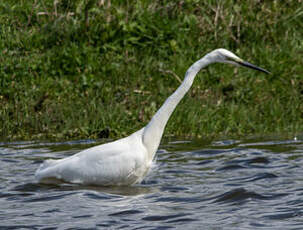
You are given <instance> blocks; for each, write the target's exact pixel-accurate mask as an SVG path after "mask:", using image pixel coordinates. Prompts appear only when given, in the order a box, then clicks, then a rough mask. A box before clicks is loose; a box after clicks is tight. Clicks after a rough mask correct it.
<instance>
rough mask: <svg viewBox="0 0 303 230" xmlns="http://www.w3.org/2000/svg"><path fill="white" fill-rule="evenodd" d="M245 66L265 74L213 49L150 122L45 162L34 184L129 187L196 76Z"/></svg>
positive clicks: (145, 167)
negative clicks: (220, 66)
mask: <svg viewBox="0 0 303 230" xmlns="http://www.w3.org/2000/svg"><path fill="white" fill-rule="evenodd" d="M216 62H220V63H229V64H232V65H236V66H239V65H241V66H246V67H249V68H252V69H256V70H259V71H262V72H265V73H269V72H268V71H267V70H265V69H262V68H260V67H257V66H255V65H252V64H250V63H248V62H245V61H243V60H242V59H240V58H239V57H237V56H236V55H235V54H233V53H232V52H230V51H228V50H226V49H216V50H214V51H212V52H210V53H208V54H206V55H205V56H204V57H203V58H201V59H200V60H198V61H197V62H195V63H194V64H193V65H192V66H190V68H189V69H188V70H187V72H186V74H185V78H184V80H183V82H182V84H181V85H180V86H179V87H178V89H177V90H176V91H175V92H174V93H173V94H172V95H171V96H170V97H168V98H167V100H166V101H165V102H164V104H163V105H162V107H161V108H160V109H159V110H158V111H157V113H156V114H155V115H154V116H153V118H152V119H151V121H150V122H149V123H148V124H147V125H146V126H145V127H143V128H141V129H140V130H138V131H137V132H135V133H133V134H131V135H130V136H128V137H125V138H122V139H120V140H116V141H113V142H110V143H106V144H102V145H99V146H95V147H92V148H88V149H86V150H84V151H81V152H79V153H77V154H75V155H73V156H70V157H67V158H64V159H60V160H51V159H50V160H46V161H45V162H44V163H43V164H42V165H41V166H40V167H39V168H38V170H37V171H36V174H35V176H36V179H37V180H38V182H42V183H50V181H52V180H53V179H55V180H62V181H65V182H69V183H77V184H85V185H102V186H108V185H132V184H135V183H140V182H141V181H142V180H143V178H144V176H145V175H146V174H147V173H148V171H149V169H150V167H151V165H152V162H153V159H154V157H155V154H156V151H157V149H158V146H159V144H160V141H161V138H162V134H163V131H164V128H165V126H166V123H167V121H168V119H169V117H170V116H171V114H172V112H173V111H174V109H175V108H176V106H177V105H178V103H179V102H180V100H181V99H182V98H183V97H184V95H185V94H186V92H187V91H188V90H189V89H190V87H191V85H192V83H193V81H194V79H195V77H196V75H197V73H198V72H199V71H200V70H201V69H202V68H204V67H206V66H207V65H209V64H212V63H216Z"/></svg>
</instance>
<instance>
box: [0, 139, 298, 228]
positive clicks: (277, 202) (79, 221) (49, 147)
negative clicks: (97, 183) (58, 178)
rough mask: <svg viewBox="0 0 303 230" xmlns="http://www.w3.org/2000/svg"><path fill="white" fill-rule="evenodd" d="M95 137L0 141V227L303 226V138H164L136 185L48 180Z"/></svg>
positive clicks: (92, 142)
mask: <svg viewBox="0 0 303 230" xmlns="http://www.w3.org/2000/svg"><path fill="white" fill-rule="evenodd" d="M96 144H100V142H95V141H92V140H84V141H74V142H63V143H48V142H44V143H43V142H40V143H38V142H14V143H0V182H1V183H0V207H1V208H0V229H93V228H98V229H182V230H184V229H303V138H302V137H301V138H300V137H298V138H291V139H281V138H280V139H277V138H266V139H249V140H246V141H243V140H223V141H208V142H207V141H205V142H201V141H182V140H180V139H174V140H166V141H163V143H162V145H161V146H160V148H159V151H158V154H157V162H156V164H155V166H154V168H153V169H152V170H151V172H150V174H149V175H148V177H147V178H146V179H145V180H144V182H143V183H142V184H139V185H136V186H132V187H108V188H107V187H104V188H103V187H87V186H78V185H71V184H63V185H57V186H55V185H53V186H47V185H40V184H37V183H36V182H35V180H34V172H35V170H36V169H37V167H38V166H39V164H40V163H41V162H42V161H43V160H45V159H48V158H63V157H66V156H69V155H71V154H74V153H76V152H78V151H79V150H82V149H85V148H88V147H90V146H93V145H96Z"/></svg>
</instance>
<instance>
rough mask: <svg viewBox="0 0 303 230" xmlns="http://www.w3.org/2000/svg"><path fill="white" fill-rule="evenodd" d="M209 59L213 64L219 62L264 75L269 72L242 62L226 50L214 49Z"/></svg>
mask: <svg viewBox="0 0 303 230" xmlns="http://www.w3.org/2000/svg"><path fill="white" fill-rule="evenodd" d="M210 55H211V59H212V61H213V62H220V63H228V64H232V65H235V66H244V67H248V68H251V69H255V70H258V71H261V72H264V73H268V74H269V73H270V72H269V71H267V70H265V69H263V68H260V67H258V66H256V65H253V64H251V63H249V62H246V61H243V60H242V59H241V58H239V57H238V56H237V55H235V54H233V53H232V52H230V51H228V50H226V49H222V48H221V49H216V50H214V51H213V52H211V53H210Z"/></svg>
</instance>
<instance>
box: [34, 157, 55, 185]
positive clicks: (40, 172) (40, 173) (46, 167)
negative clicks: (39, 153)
mask: <svg viewBox="0 0 303 230" xmlns="http://www.w3.org/2000/svg"><path fill="white" fill-rule="evenodd" d="M57 163H58V160H52V159H49V160H46V161H44V162H43V163H42V164H41V165H40V167H39V168H38V169H37V171H36V173H35V178H36V180H37V181H41V180H42V179H43V178H44V177H45V175H49V173H50V171H51V168H52V167H53V166H55V165H56V164H57Z"/></svg>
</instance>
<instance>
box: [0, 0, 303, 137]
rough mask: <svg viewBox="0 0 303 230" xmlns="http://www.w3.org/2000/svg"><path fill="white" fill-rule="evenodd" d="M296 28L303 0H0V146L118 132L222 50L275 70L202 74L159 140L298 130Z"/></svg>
mask: <svg viewBox="0 0 303 230" xmlns="http://www.w3.org/2000/svg"><path fill="white" fill-rule="evenodd" d="M302 28H303V6H302V2H301V1H300V0H297V1H295V0H294V1H254V0H248V1H231V0H227V1H216V0H209V1H199V0H187V1H175V0H168V1H159V0H156V1H147V0H146V1H144V0H142V1H137V2H133V1H118V0H111V1H109V0H107V1H99V0H98V1H96V0H77V1H76V0H75V1H70V0H58V1H54V0H45V1H36V0H26V1H17V0H6V1H1V3H0V124H1V125H0V139H2V140H3V139H5V140H14V139H42V138H56V139H63V138H64V139H65V138H98V137H110V138H117V137H121V136H125V135H127V134H129V133H131V132H133V131H135V130H137V129H139V128H140V127H142V126H144V125H145V124H146V123H147V122H148V121H149V119H150V118H151V117H152V115H153V114H154V113H155V112H156V111H157V109H158V108H159V107H160V106H161V104H162V103H163V102H164V100H165V99H166V98H167V97H168V96H169V95H170V94H171V93H172V92H173V91H174V90H175V89H176V88H177V87H178V85H179V82H178V80H177V77H179V78H181V79H182V78H183V76H184V73H185V71H186V69H187V68H188V67H189V66H190V65H191V64H192V63H193V62H194V61H196V60H197V59H199V58H200V57H202V56H203V55H204V54H205V53H207V52H209V51H211V50H213V49H215V48H219V47H224V48H226V49H229V50H231V51H233V52H235V53H236V54H237V55H239V56H240V57H242V58H243V59H245V60H247V61H250V62H252V63H255V64H257V65H259V66H261V67H264V68H266V69H268V70H270V71H271V72H272V74H271V75H264V74H262V73H258V72H255V71H251V70H246V69H242V68H234V67H230V66H228V65H222V64H215V65H212V66H209V67H207V68H206V69H205V70H203V71H201V73H200V74H199V76H198V77H197V78H196V80H195V82H194V85H193V87H192V89H191V90H190V92H189V93H188V94H187V96H186V97H185V98H184V100H182V102H181V103H180V105H179V106H178V107H177V109H176V111H175V112H174V114H173V116H172V117H171V119H170V121H169V123H168V125H167V129H166V131H165V135H166V136H168V135H184V136H196V137H201V136H202V137H203V136H218V135H219V136H226V135H242V136H243V135H248V134H266V133H285V132H287V133H298V132H302V130H303V103H302V102H303V63H302V62H303V58H302V57H303V30H302Z"/></svg>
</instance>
